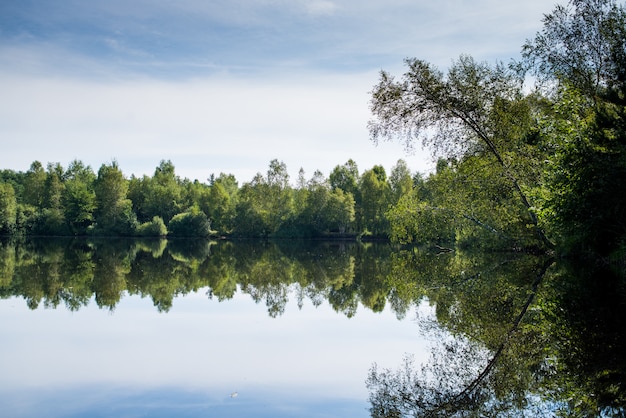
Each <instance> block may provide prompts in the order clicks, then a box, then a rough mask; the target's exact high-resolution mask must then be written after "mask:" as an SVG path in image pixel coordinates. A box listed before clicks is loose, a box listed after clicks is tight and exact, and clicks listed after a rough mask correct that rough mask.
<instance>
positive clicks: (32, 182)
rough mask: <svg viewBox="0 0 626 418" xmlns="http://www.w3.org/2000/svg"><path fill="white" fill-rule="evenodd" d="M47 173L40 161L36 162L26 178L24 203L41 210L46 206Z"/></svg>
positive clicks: (31, 166)
mask: <svg viewBox="0 0 626 418" xmlns="http://www.w3.org/2000/svg"><path fill="white" fill-rule="evenodd" d="M46 177H47V176H46V171H45V170H44V168H43V166H42V165H41V163H40V162H39V161H34V162H33V163H32V164H31V165H30V169H29V170H28V171H27V172H26V176H25V178H24V195H23V202H24V203H25V204H27V205H31V206H34V207H35V208H37V209H41V208H42V207H43V204H44V193H45V192H44V190H45V183H46Z"/></svg>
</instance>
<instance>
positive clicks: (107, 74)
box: [0, 0, 555, 184]
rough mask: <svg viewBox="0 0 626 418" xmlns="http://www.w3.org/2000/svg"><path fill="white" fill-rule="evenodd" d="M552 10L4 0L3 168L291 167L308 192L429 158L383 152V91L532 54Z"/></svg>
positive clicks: (293, 0) (344, 1)
mask: <svg viewBox="0 0 626 418" xmlns="http://www.w3.org/2000/svg"><path fill="white" fill-rule="evenodd" d="M554 5H555V3H554V2H552V1H550V0H548V1H546V0H526V1H524V2H512V1H505V0H474V1H472V2H470V1H462V0H438V1H436V2H433V1H425V0H385V1H382V0H378V1H374V0H255V1H253V0H177V1H171V0H161V1H149V0H108V1H104V0H103V1H98V0H93V1H84V0H36V1H35V0H19V1H18V0H3V1H0V149H1V151H0V169H12V170H16V171H26V170H28V168H29V167H30V164H31V163H32V162H33V161H35V160H37V161H40V162H42V163H43V164H44V166H45V165H46V164H47V163H49V162H53V163H55V162H59V163H61V165H63V166H64V167H67V166H68V165H69V163H70V162H71V161H72V160H74V159H78V160H81V161H83V162H84V163H85V164H88V165H90V166H91V167H92V168H93V169H94V171H97V170H98V168H99V167H100V166H101V165H102V164H108V163H110V162H111V161H113V160H115V161H117V162H118V164H119V166H120V168H121V169H122V171H123V172H124V174H126V175H127V176H130V175H136V176H142V175H144V174H146V175H152V174H153V173H154V170H155V168H156V167H157V166H158V165H159V163H160V161H161V160H171V161H172V163H173V164H174V166H175V167H176V173H177V174H178V175H179V176H180V177H181V178H189V179H191V180H195V179H198V180H199V181H202V182H204V181H206V180H207V178H208V177H209V176H210V175H211V174H215V175H218V174H219V173H222V172H223V173H226V174H234V175H235V177H236V178H237V180H238V181H239V183H240V184H242V183H244V182H248V181H250V180H252V178H253V177H254V175H255V174H256V173H259V172H260V173H266V171H267V169H268V166H269V163H270V161H271V160H273V159H277V160H279V161H282V162H284V163H285V164H286V166H287V168H288V171H289V173H290V175H291V180H292V183H295V181H296V179H297V175H298V171H299V170H300V168H302V169H303V170H304V172H305V177H306V178H311V177H312V176H313V173H314V172H315V171H316V170H320V171H321V172H322V173H323V174H324V175H326V176H328V175H329V174H330V172H331V171H332V169H333V168H334V167H335V166H337V165H342V164H344V163H345V162H347V161H348V160H349V159H352V160H354V161H355V162H356V163H357V166H358V168H359V171H360V173H362V172H363V171H365V170H367V169H370V168H372V167H373V166H374V165H382V166H383V167H385V169H386V170H387V172H388V173H389V172H390V170H391V169H392V167H393V166H394V165H395V164H396V162H397V161H398V160H399V159H404V160H405V161H406V162H407V164H408V166H409V168H410V169H411V170H412V171H414V172H421V173H426V172H428V171H430V170H432V169H433V167H434V163H433V160H432V156H431V154H430V151H428V150H423V149H422V148H421V147H420V146H418V147H416V149H415V150H414V152H413V153H407V152H406V151H405V150H404V149H403V147H402V146H401V145H400V144H398V143H389V142H383V143H380V144H378V145H375V144H374V143H373V142H372V141H371V140H370V139H369V135H368V131H367V122H368V120H370V119H371V115H370V111H369V92H370V91H371V90H372V88H373V86H374V85H375V84H376V82H377V80H378V75H379V72H380V71H381V70H386V71H389V72H391V73H392V74H394V75H396V76H400V75H401V74H402V73H403V72H404V68H403V60H404V59H405V58H407V57H416V58H420V59H425V60H427V61H429V62H431V63H433V64H434V65H437V66H438V67H440V68H441V69H445V68H446V66H448V65H449V64H450V63H451V62H452V61H453V60H454V59H456V58H458V57H459V55H460V54H469V55H472V56H473V57H474V58H476V59H477V60H480V61H487V62H489V63H496V62H497V61H503V62H509V61H510V59H516V58H519V53H520V49H521V46H522V44H523V43H524V41H525V40H526V39H529V38H532V37H533V36H534V35H535V33H536V32H537V31H538V30H540V28H541V24H542V23H541V19H542V18H543V16H544V14H546V13H549V12H550V11H551V10H552V9H553V7H554Z"/></svg>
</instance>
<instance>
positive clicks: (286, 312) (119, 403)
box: [0, 239, 626, 417]
mask: <svg viewBox="0 0 626 418" xmlns="http://www.w3.org/2000/svg"><path fill="white" fill-rule="evenodd" d="M572 271H576V272H578V273H577V275H575V274H573V273H572ZM593 274H595V275H598V272H596V271H594V272H587V271H585V270H584V269H581V268H580V266H577V267H576V268H571V267H569V266H565V265H562V264H556V263H555V262H554V261H553V260H545V259H542V258H539V257H535V256H523V255H511V254H499V255H498V254H482V255H474V254H472V255H471V256H470V255H468V254H467V253H464V252H462V251H460V250H458V251H454V252H450V253H445V254H437V253H434V252H432V251H428V250H418V249H415V248H399V247H394V246H391V245H389V244H371V243H370V244H363V243H321V242H319V243H305V242H299V241H281V242H277V243H258V242H237V243H233V242H207V241H193V240H180V241H169V242H168V241H165V240H162V241H158V240H157V241H137V240H85V239H74V240H72V239H67V240H42V239H40V240H28V241H25V242H19V243H9V242H2V241H0V296H1V298H0V318H1V321H0V341H1V344H0V371H1V372H0V405H2V414H3V416H11V417H39V416H48V417H94V416H95V417H144V416H149V417H159V416H163V417H169V416H177V417H200V416H203V417H205V416H211V417H220V416H224V417H226V416H227V417H238V416H242V417H243V416H245V417H248V416H255V417H263V416H267V417H270V416H271V417H293V416H298V417H338V416H339V417H342V416H345V417H366V416H370V410H369V409H370V407H372V406H373V405H374V406H376V405H384V406H385V408H387V407H389V405H393V402H390V399H391V398H390V396H391V395H392V394H390V392H389V390H386V391H382V392H381V391H380V390H379V389H380V388H381V386H384V385H381V383H385V384H387V386H386V387H387V389H388V388H390V387H391V388H393V390H396V391H398V392H397V393H401V392H402V390H404V389H406V387H405V386H403V384H404V383H406V381H405V380H403V379H402V376H403V374H402V373H398V372H397V371H398V370H401V369H399V367H400V366H401V364H403V363H402V362H403V359H409V360H410V361H408V360H407V361H408V363H407V364H409V366H410V367H412V369H411V373H413V375H412V376H413V377H414V378H415V379H417V380H416V381H421V382H422V383H423V385H422V386H420V388H421V389H420V391H422V392H420V393H419V394H418V395H419V396H425V397H426V398H427V399H429V401H428V402H426V403H425V405H426V407H424V408H426V409H428V408H431V407H432V405H435V404H436V405H448V406H446V408H447V407H450V408H452V407H451V406H449V405H453V407H454V408H456V410H473V411H478V412H479V413H481V414H484V415H490V414H494V413H495V412H494V411H502V410H506V411H508V412H507V413H509V414H511V415H514V416H521V415H527V416H538V415H544V416H553V415H554V414H555V413H556V412H557V411H558V410H562V411H567V412H568V413H569V414H570V415H573V416H585V415H589V411H592V412H593V413H597V414H598V415H599V414H601V413H604V415H605V416H611V415H612V414H614V413H619V412H620V411H621V412H623V409H620V408H621V407H623V402H624V399H626V395H625V393H626V390H624V381H625V380H624V354H623V353H624V350H623V349H624V348H626V344H624V335H625V334H626V333H625V332H624V329H625V328H624V319H622V318H623V310H622V311H619V309H623V308H624V306H625V305H624V303H623V301H624V295H625V294H626V292H624V286H623V283H624V281H623V279H621V278H620V276H619V275H614V274H610V275H609V276H607V274H608V273H607V272H606V271H605V270H602V271H601V274H602V276H601V277H603V279H602V280H595V281H591V280H589V277H592V275H593ZM594 277H595V276H594ZM606 277H611V279H610V280H608V279H606ZM590 283H593V284H590ZM598 283H600V284H598ZM620 292H622V293H620ZM620 312H621V314H619V315H616V313H620ZM407 354H410V355H411V356H412V357H407ZM374 364H375V365H376V368H375V369H374V368H373V365H374ZM372 370H376V371H377V372H376V374H374V375H372V373H370V372H371V371H372ZM484 370H488V373H484V374H485V376H483V377H482V378H480V379H478V383H477V384H476V386H475V387H473V388H472V393H471V396H470V397H468V400H464V401H463V402H457V398H456V394H458V393H460V392H462V391H463V390H464V388H466V387H467V386H468V384H471V383H473V382H475V381H477V376H481V373H482V372H483V371H484ZM373 376H374V377H373ZM393 390H392V391H393ZM414 392H415V391H413V392H412V393H414ZM394 393H395V392H394ZM589 393H592V394H593V396H591V397H589V396H588V398H591V399H592V400H587V401H584V402H583V405H582V406H581V405H578V406H577V405H575V404H574V403H573V402H572V401H571V399H573V398H574V397H576V396H579V395H580V396H582V394H589ZM411 396H414V395H411ZM415 396H417V395H415ZM451 400H452V401H454V402H452V401H451ZM470 400H471V402H470ZM429 402H431V403H429ZM455 402H457V403H455ZM418 403H419V402H418V401H416V402H415V405H417V404H418ZM431 404H432V405H431ZM579 404H580V402H579ZM436 407H438V406H436ZM400 411H401V412H403V413H406V414H411V413H414V412H415V411H419V408H417V407H415V408H414V409H413V407H412V406H411V407H410V408H408V409H404V410H400Z"/></svg>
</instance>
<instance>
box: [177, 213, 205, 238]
mask: <svg viewBox="0 0 626 418" xmlns="http://www.w3.org/2000/svg"><path fill="white" fill-rule="evenodd" d="M167 229H168V231H169V232H168V235H170V236H174V237H208V236H209V235H210V234H211V222H210V221H209V219H208V218H207V216H206V215H205V214H204V212H202V211H201V210H199V209H197V208H191V209H190V210H189V211H187V212H183V213H179V214H178V215H175V216H174V217H173V218H172V219H171V220H170V223H169V225H168V228H167Z"/></svg>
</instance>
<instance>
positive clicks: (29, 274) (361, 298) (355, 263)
mask: <svg viewBox="0 0 626 418" xmlns="http://www.w3.org/2000/svg"><path fill="white" fill-rule="evenodd" d="M391 252H392V248H391V247H390V246H389V245H384V244H379V245H373V244H356V243H328V242H326V243H322V242H318V243H311V242H299V241H284V242H277V243H269V242H264V243H259V242H238V243H236V244H234V243H232V242H214V241H205V240H170V241H165V240H152V241H149V240H146V241H140V240H122V239H109V240H84V239H71V240H58V239H57V240H52V239H48V240H32V241H28V242H27V243H21V244H9V243H4V244H0V266H2V270H1V277H2V278H1V282H0V283H1V284H2V286H1V287H0V292H1V293H0V295H1V296H2V297H7V296H22V297H24V299H25V300H26V303H27V304H28V306H29V307H30V308H31V309H36V308H37V307H39V306H40V305H43V306H44V307H52V308H54V307H57V306H59V305H60V304H63V305H65V306H66V307H67V308H68V309H70V310H78V309H80V308H81V307H83V306H86V305H87V304H88V303H89V302H90V299H91V297H92V295H93V296H95V301H96V303H97V305H98V306H99V307H101V308H106V309H111V310H113V309H115V307H116V305H117V304H118V303H119V301H120V299H121V298H122V297H123V296H124V295H125V294H128V295H140V296H142V297H149V298H151V299H152V301H153V302H154V305H155V306H156V308H157V309H158V310H159V311H163V312H167V311H169V310H170V309H171V308H172V304H173V300H174V299H175V298H176V297H177V296H180V295H185V294H188V293H189V292H196V291H198V290H199V289H201V288H208V297H209V298H217V299H218V300H220V301H223V300H228V299H232V298H233V296H234V295H235V293H236V292H238V291H240V292H242V293H244V294H247V295H249V296H250V297H251V298H252V299H253V300H254V301H255V302H258V303H261V302H263V303H265V305H266V306H267V309H268V313H269V315H270V316H272V317H276V316H279V315H281V314H282V313H283V312H284V309H285V305H286V303H287V300H288V294H289V293H290V291H292V290H295V292H296V294H297V298H298V301H299V302H298V303H299V304H300V305H301V304H302V303H303V301H304V300H305V299H308V300H310V301H311V302H312V303H313V304H314V305H316V306H317V305H319V304H321V303H322V301H324V300H328V302H329V303H330V304H331V305H332V306H333V308H334V309H335V310H336V311H338V312H342V313H344V314H345V315H346V316H348V317H351V316H353V315H354V314H355V312H356V310H357V307H358V306H359V304H362V305H364V306H366V307H368V308H370V309H371V310H373V311H375V312H379V311H382V310H383V309H384V307H385V304H386V301H387V297H388V296H389V293H390V290H391V289H390V287H389V286H388V284H387V281H388V280H387V279H388V275H389V273H390V269H391V263H390V257H389V255H390V254H391ZM408 308H409V306H408V305H404V304H402V303H400V304H398V306H397V307H396V314H397V315H398V316H400V317H402V316H404V315H405V314H406V312H407V310H408Z"/></svg>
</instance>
